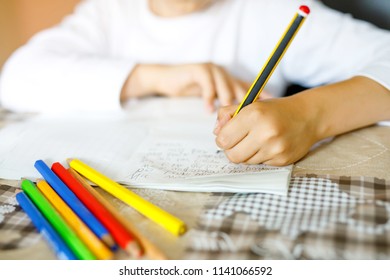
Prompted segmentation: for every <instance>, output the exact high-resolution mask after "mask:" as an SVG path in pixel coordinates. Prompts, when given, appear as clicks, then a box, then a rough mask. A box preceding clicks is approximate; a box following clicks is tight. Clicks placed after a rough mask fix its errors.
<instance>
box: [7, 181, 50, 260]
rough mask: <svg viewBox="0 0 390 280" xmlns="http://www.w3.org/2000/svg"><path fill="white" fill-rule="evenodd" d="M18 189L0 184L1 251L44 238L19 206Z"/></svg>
mask: <svg viewBox="0 0 390 280" xmlns="http://www.w3.org/2000/svg"><path fill="white" fill-rule="evenodd" d="M17 190H18V188H16V187H12V186H8V185H0V252H1V251H6V250H15V249H18V248H25V247H29V246H31V245H33V244H35V243H36V242H38V241H39V240H41V238H42V237H41V235H40V234H38V232H37V231H36V229H35V227H34V225H33V224H32V223H31V221H30V219H29V218H28V216H27V215H26V214H25V213H24V212H23V210H22V209H21V208H20V207H19V205H18V202H17V201H16V199H15V193H16V191H17Z"/></svg>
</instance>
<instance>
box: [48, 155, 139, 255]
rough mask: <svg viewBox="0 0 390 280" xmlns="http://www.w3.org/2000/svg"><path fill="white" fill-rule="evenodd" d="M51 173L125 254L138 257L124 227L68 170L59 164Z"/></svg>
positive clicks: (135, 245)
mask: <svg viewBox="0 0 390 280" xmlns="http://www.w3.org/2000/svg"><path fill="white" fill-rule="evenodd" d="M51 169H52V170H53V172H54V173H55V174H56V175H57V176H58V177H59V178H60V179H61V180H62V181H63V182H64V183H65V184H66V185H67V186H68V187H69V189H71V190H72V191H73V193H74V194H75V195H76V196H77V197H78V198H79V199H80V200H81V202H83V203H84V205H85V206H86V207H87V208H88V209H89V211H91V212H92V213H93V214H94V215H95V217H96V218H97V219H99V221H100V222H101V223H102V224H103V225H104V226H105V227H106V228H107V229H108V231H109V232H110V233H111V236H112V237H113V238H114V240H115V242H116V243H117V244H118V245H119V246H120V247H121V248H122V249H123V250H125V251H126V252H128V253H129V254H131V255H132V256H135V257H140V256H141V255H142V251H141V250H140V247H139V245H138V243H137V241H136V240H135V239H134V237H133V235H132V234H130V233H129V232H128V231H127V230H126V229H125V227H124V226H123V225H122V224H121V223H119V222H118V221H117V220H116V219H115V218H114V217H113V216H112V215H111V213H110V212H109V211H107V209H106V208H104V206H103V205H102V204H101V203H100V202H99V201H98V200H97V199H96V198H95V197H94V196H93V195H92V194H90V193H89V192H88V191H87V190H86V189H85V188H84V187H83V185H82V184H81V183H80V182H79V181H77V180H76V179H75V178H74V177H73V176H72V175H71V174H70V173H69V171H68V170H66V169H65V167H63V166H62V165H61V164H60V163H59V162H56V163H54V164H53V165H52V167H51Z"/></svg>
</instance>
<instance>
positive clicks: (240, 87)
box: [122, 63, 250, 111]
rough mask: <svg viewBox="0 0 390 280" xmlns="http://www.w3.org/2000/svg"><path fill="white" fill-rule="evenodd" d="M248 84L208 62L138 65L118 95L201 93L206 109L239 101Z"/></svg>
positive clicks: (198, 94) (181, 94)
mask: <svg viewBox="0 0 390 280" xmlns="http://www.w3.org/2000/svg"><path fill="white" fill-rule="evenodd" d="M249 86H250V85H249V84H246V83H245V82H243V81H240V80H238V79H236V78H234V77H233V76H231V75H230V74H229V73H227V72H226V71H225V70H224V69H223V68H222V67H220V66H217V65H215V64H212V63H205V64H187V65H177V66H170V65H138V66H137V67H136V68H135V69H134V70H133V72H132V73H131V75H130V76H129V79H128V80H127V82H126V84H125V86H124V88H123V91H122V99H126V98H130V97H141V96H147V95H152V94H159V95H163V96H171V97H176V96H202V97H203V99H204V101H205V106H206V109H207V110H208V111H214V110H215V106H214V102H215V100H216V99H218V100H219V102H220V104H221V105H222V106H227V105H231V104H233V103H234V101H235V100H238V101H240V100H241V99H242V98H243V97H244V95H245V93H246V91H247V89H248V87H249Z"/></svg>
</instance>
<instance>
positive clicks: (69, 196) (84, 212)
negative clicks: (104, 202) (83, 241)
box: [34, 160, 115, 248]
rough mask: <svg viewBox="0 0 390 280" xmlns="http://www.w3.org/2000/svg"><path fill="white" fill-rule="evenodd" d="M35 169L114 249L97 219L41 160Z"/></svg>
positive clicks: (110, 239) (98, 235)
mask: <svg viewBox="0 0 390 280" xmlns="http://www.w3.org/2000/svg"><path fill="white" fill-rule="evenodd" d="M34 166H35V168H36V169H37V170H38V171H39V173H41V175H42V176H43V178H44V179H45V180H46V182H48V183H49V185H50V186H51V187H52V188H53V189H54V190H55V191H56V192H57V194H58V195H59V196H60V197H61V198H62V199H63V200H64V201H65V202H66V204H68V206H69V207H70V208H71V209H72V210H73V211H74V212H75V213H76V214H77V216H79V217H80V219H81V220H82V221H83V222H84V223H85V224H86V225H87V226H88V227H89V228H90V229H91V230H92V232H93V233H94V234H95V235H96V236H97V237H99V238H100V239H101V240H103V242H104V243H105V244H107V245H108V246H109V247H110V248H115V242H114V240H113V239H112V237H111V235H110V233H109V232H108V230H107V229H106V228H105V227H104V226H103V225H102V224H101V223H100V221H99V220H98V219H96V217H95V216H94V215H93V214H92V213H91V212H90V211H89V210H88V209H87V208H86V207H85V206H84V204H82V203H81V201H80V200H79V199H78V198H77V197H76V195H75V194H74V193H73V192H72V191H71V190H70V189H69V188H68V187H67V186H66V185H65V184H64V183H63V182H62V181H61V180H60V179H59V178H58V177H57V175H56V174H54V172H53V171H51V170H50V168H49V167H48V166H47V165H46V163H44V162H43V161H42V160H37V161H36V162H35V165H34Z"/></svg>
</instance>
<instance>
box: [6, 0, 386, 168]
mask: <svg viewBox="0 0 390 280" xmlns="http://www.w3.org/2000/svg"><path fill="white" fill-rule="evenodd" d="M301 4H306V5H308V6H309V7H310V8H311V11H312V12H311V14H310V16H309V17H308V19H307V21H306V22H305V24H304V25H303V27H302V29H301V30H300V32H299V34H298V35H297V37H296V38H295V40H294V42H293V43H292V45H291V46H290V48H289V50H288V52H287V53H286V55H285V56H284V58H283V60H282V61H281V63H280V65H279V66H278V68H277V69H276V71H275V72H274V74H273V76H272V78H271V79H270V81H269V82H268V85H267V88H266V90H267V92H270V93H271V94H272V95H273V96H274V97H280V96H281V95H282V92H283V91H284V89H285V88H286V86H287V85H288V84H290V83H297V84H300V85H303V86H306V87H310V88H312V89H310V90H307V91H305V92H302V93H300V94H298V95H296V96H292V97H287V98H275V99H267V100H264V101H261V102H255V103H254V104H252V105H250V106H247V107H245V108H244V109H243V110H242V111H241V112H240V113H239V114H238V115H237V116H236V117H235V118H234V119H232V120H230V121H228V120H229V119H230V116H231V115H232V112H233V111H234V109H235V107H227V108H224V109H222V110H221V111H220V112H219V118H218V125H217V127H216V130H215V133H216V135H217V143H218V145H219V146H220V147H221V148H222V149H224V150H225V151H226V154H227V156H228V158H229V159H230V160H232V161H233V162H245V163H250V164H251V163H266V164H273V165H284V164H288V163H291V162H294V161H296V160H298V159H300V158H301V157H303V156H304V155H305V154H306V153H307V151H308V149H309V148H310V146H311V145H312V144H313V143H314V142H316V141H318V140H319V139H322V138H324V137H327V136H331V135H337V134H340V133H343V132H346V131H350V130H353V129H356V128H359V127H363V126H366V125H369V124H373V123H375V122H377V121H379V120H383V119H389V118H390V115H389V114H390V92H389V87H390V50H389V46H390V35H389V32H388V31H384V30H380V29H378V28H375V27H374V26H372V25H370V24H368V23H364V22H361V21H357V20H353V19H352V18H350V17H349V16H347V15H343V14H341V13H338V12H336V11H333V10H331V9H329V8H326V7H325V6H323V5H322V4H321V3H319V2H318V1H314V0H312V1H305V2H304V3H301V1H298V0H245V1H242V0H164V1H163V0H88V1H85V2H84V3H82V4H81V5H80V6H79V8H78V9H77V10H76V12H75V13H74V14H73V15H71V16H70V17H68V18H67V19H65V20H64V22H63V23H62V24H61V25H59V26H57V27H54V28H52V29H50V30H47V31H44V32H42V33H41V34H39V35H37V36H36V37H35V38H34V39H33V40H31V41H30V42H29V43H28V44H27V45H26V46H24V47H22V48H21V49H19V50H18V51H17V52H16V53H15V54H14V55H13V56H12V57H11V58H10V60H9V61H8V63H7V64H6V66H5V67H4V71H3V74H2V83H1V102H2V104H3V106H6V107H8V108H9V109H12V110H16V111H26V110H28V111H48V110H55V111H59V110H66V111H69V110H78V111H79V110H95V111H96V110H118V109H120V108H121V104H122V103H123V102H125V101H126V100H129V99H131V98H139V97H143V96H150V95H156V94H158V95H163V96H187V95H198V96H202V98H203V100H204V102H205V106H206V109H207V110H209V111H213V110H214V109H215V105H214V101H215V99H218V100H219V102H220V104H221V105H231V104H234V102H235V101H237V100H238V101H240V100H241V99H242V97H243V95H244V94H245V92H246V90H247V88H248V84H250V83H251V82H252V81H253V79H254V78H255V77H256V75H257V73H258V72H259V69H260V68H261V66H262V64H263V63H264V61H265V60H266V59H267V57H268V56H269V54H270V53H271V52H272V49H273V48H274V46H275V44H276V43H277V41H278V40H279V38H280V36H281V35H282V33H283V32H284V30H285V28H286V26H287V25H288V23H289V21H290V20H291V18H292V17H293V16H294V14H295V12H296V11H297V9H298V7H299V6H300V5H301Z"/></svg>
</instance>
